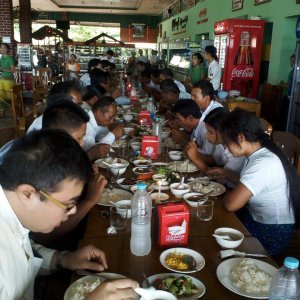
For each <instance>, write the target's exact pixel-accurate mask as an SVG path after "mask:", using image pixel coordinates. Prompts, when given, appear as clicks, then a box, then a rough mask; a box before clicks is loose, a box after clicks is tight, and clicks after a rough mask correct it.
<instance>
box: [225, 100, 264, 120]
mask: <svg viewBox="0 0 300 300" xmlns="http://www.w3.org/2000/svg"><path fill="white" fill-rule="evenodd" d="M223 103H224V106H226V107H227V108H228V110H229V111H232V110H234V109H236V108H237V107H239V108H242V109H244V110H247V111H250V112H253V113H255V114H256V116H257V117H260V111H261V102H259V101H257V102H246V101H233V100H226V101H224V102H223Z"/></svg>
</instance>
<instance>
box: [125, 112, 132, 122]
mask: <svg viewBox="0 0 300 300" xmlns="http://www.w3.org/2000/svg"><path fill="white" fill-rule="evenodd" d="M123 119H124V120H125V121H126V122H130V121H132V120H133V115H131V114H126V115H123Z"/></svg>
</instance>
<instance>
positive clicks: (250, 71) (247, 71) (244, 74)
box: [231, 66, 254, 79]
mask: <svg viewBox="0 0 300 300" xmlns="http://www.w3.org/2000/svg"><path fill="white" fill-rule="evenodd" d="M253 77H254V68H252V67H249V66H245V67H243V68H241V66H239V67H234V68H233V69H232V72H231V79H234V78H235V79H237V78H238V79H252V78H253Z"/></svg>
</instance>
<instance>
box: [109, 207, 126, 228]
mask: <svg viewBox="0 0 300 300" xmlns="http://www.w3.org/2000/svg"><path fill="white" fill-rule="evenodd" d="M127 214H128V208H127V207H126V206H120V205H116V206H112V207H111V208H110V226H114V227H115V228H116V230H124V229H126V225H127Z"/></svg>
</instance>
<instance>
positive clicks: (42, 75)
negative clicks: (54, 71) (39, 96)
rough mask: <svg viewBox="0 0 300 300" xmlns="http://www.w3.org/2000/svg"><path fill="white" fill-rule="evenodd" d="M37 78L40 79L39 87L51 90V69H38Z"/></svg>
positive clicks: (36, 71)
mask: <svg viewBox="0 0 300 300" xmlns="http://www.w3.org/2000/svg"><path fill="white" fill-rule="evenodd" d="M35 73H36V75H35V76H36V77H38V78H39V80H38V82H39V85H40V86H39V87H41V88H50V87H51V80H50V79H51V76H52V75H51V69H50V68H37V69H36V70H35Z"/></svg>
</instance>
